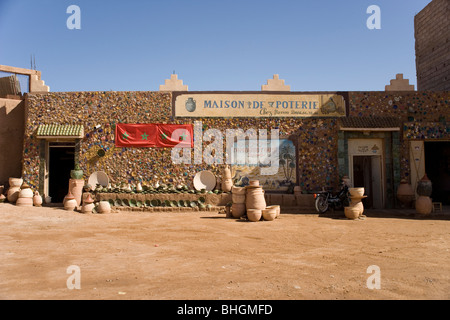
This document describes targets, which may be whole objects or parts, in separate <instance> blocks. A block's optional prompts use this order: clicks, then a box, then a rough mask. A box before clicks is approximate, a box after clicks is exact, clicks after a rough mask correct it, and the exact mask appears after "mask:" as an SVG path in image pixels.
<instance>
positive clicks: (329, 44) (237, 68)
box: [0, 0, 430, 91]
mask: <svg viewBox="0 0 450 320" xmlns="http://www.w3.org/2000/svg"><path fill="white" fill-rule="evenodd" d="M429 2H430V0H379V1H375V0H370V1H366V0H349V1H347V0H346V1H338V0H315V1H312V0H311V1H301V0H278V1H274V0H272V1H267V0H258V1H256V0H255V1H254V0H240V1H237V0H222V1H216V0H159V1H156V0H150V1H142V0H141V1H138V0H128V1H101V0H95V1H94V0H91V1H85V0H70V1H65V0H33V1H31V0H0V43H1V45H0V64H3V65H10V66H16V67H22V68H30V55H31V54H34V55H35V57H36V67H37V69H38V70H40V71H42V79H43V80H44V81H45V82H46V84H47V85H49V86H50V88H51V91H103V90H106V91H108V90H115V91H127V90H131V91H141V90H142V91H152V90H158V89H159V85H160V84H163V83H164V80H165V79H168V78H170V75H171V74H172V72H173V71H175V73H177V74H178V77H179V79H182V80H183V81H184V84H187V85H188V86H189V90H190V91H199V90H239V91H252V90H255V91H258V90H261V85H263V84H266V81H267V79H269V78H272V76H273V74H279V75H280V78H281V79H284V80H285V82H286V84H288V85H290V86H291V90H292V91H334V90H337V91H339V90H342V91H378V90H384V86H385V85H386V84H389V80H390V79H393V78H395V74H396V73H403V74H404V77H405V78H407V79H409V80H410V84H414V85H416V68H415V52H414V15H415V14H417V13H418V12H419V11H420V10H422V9H423V8H424V7H425V6H426V5H427V4H428V3H429ZM72 4H74V5H78V6H79V7H80V9H81V30H69V29H68V28H67V26H66V21H67V19H68V18H69V16H70V14H67V13H66V9H67V7H68V6H70V5H72ZM370 5H378V6H379V7H380V9H381V29H379V30H376V29H375V30H370V29H368V28H367V26H366V21H367V19H368V18H369V16H370V14H367V13H366V10H367V8H368V7H369V6H370Z"/></svg>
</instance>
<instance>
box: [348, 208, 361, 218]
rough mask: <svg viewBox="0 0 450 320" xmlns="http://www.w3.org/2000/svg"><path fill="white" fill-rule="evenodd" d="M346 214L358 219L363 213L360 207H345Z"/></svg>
mask: <svg viewBox="0 0 450 320" xmlns="http://www.w3.org/2000/svg"><path fill="white" fill-rule="evenodd" d="M344 214H345V217H347V218H348V219H358V218H359V216H360V215H361V210H360V209H359V208H358V207H345V208H344Z"/></svg>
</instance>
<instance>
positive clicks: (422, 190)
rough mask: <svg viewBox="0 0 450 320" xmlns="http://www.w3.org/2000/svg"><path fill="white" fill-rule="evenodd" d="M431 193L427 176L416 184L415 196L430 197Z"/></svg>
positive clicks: (431, 188) (431, 189)
mask: <svg viewBox="0 0 450 320" xmlns="http://www.w3.org/2000/svg"><path fill="white" fill-rule="evenodd" d="M432 191H433V187H432V183H431V180H430V179H428V177H427V174H425V175H424V176H423V178H422V179H420V180H419V182H417V194H418V195H419V196H425V197H431V193H432Z"/></svg>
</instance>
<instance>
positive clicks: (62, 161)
mask: <svg viewBox="0 0 450 320" xmlns="http://www.w3.org/2000/svg"><path fill="white" fill-rule="evenodd" d="M74 162H75V146H74V145H73V144H68V143H50V145H49V170H48V172H49V177H48V191H49V195H50V197H52V202H53V203H62V202H63V200H64V197H65V196H66V195H67V191H68V189H69V179H70V171H71V170H73V168H74Z"/></svg>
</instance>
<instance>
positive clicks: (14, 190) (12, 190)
mask: <svg viewBox="0 0 450 320" xmlns="http://www.w3.org/2000/svg"><path fill="white" fill-rule="evenodd" d="M22 183H23V179H22V178H9V189H8V192H7V194H6V197H7V199H8V201H9V202H11V203H15V202H16V201H17V199H18V198H19V192H20V187H21V186H22Z"/></svg>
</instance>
